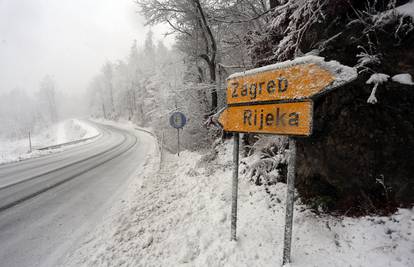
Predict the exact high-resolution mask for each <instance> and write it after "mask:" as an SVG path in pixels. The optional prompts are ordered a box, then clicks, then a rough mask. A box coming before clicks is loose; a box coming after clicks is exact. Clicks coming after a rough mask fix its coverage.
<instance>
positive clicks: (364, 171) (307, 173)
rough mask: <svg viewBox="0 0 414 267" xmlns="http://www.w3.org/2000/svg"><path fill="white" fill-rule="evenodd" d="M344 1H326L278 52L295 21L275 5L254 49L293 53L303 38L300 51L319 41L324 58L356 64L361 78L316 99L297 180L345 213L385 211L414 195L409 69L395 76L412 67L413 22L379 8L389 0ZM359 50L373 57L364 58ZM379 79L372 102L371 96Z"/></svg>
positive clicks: (268, 57)
mask: <svg viewBox="0 0 414 267" xmlns="http://www.w3.org/2000/svg"><path fill="white" fill-rule="evenodd" d="M311 2H312V1H309V2H308V1H307V3H308V4H309V5H310V3H311ZM313 2H315V3H316V2H317V1H313ZM347 2H348V1H335V0H329V1H327V4H326V5H325V6H323V7H322V8H321V10H322V13H323V14H324V16H323V17H321V18H320V19H319V20H318V21H317V22H314V23H313V24H312V25H307V27H308V28H307V30H306V32H304V33H303V36H302V37H301V38H302V39H301V40H299V41H298V40H295V36H293V35H292V38H293V39H292V40H293V42H292V45H291V46H290V48H289V49H290V50H286V51H285V53H283V54H277V53H278V52H277V51H278V50H277V49H278V48H277V47H276V44H277V46H278V47H280V43H279V42H281V40H284V39H286V38H287V36H286V33H288V32H289V31H290V30H289V27H290V26H289V23H290V21H289V19H284V18H288V17H289V15H290V14H289V11H287V13H286V14H284V15H283V14H281V13H280V12H279V13H278V12H275V13H274V14H272V16H273V17H272V21H278V24H277V25H274V26H270V27H269V29H268V34H267V37H266V38H267V39H266V40H264V41H263V42H262V43H257V46H256V47H255V48H254V49H252V51H253V52H254V53H256V57H255V59H256V65H257V66H261V65H266V64H269V63H275V62H276V61H277V60H286V59H291V58H293V57H295V53H294V52H295V51H294V50H295V47H294V46H293V44H295V43H298V48H297V49H296V52H303V53H307V52H309V51H314V50H315V48H317V50H318V51H319V52H318V53H319V56H322V57H325V58H326V60H336V61H339V62H340V63H342V64H344V65H348V66H357V67H358V71H359V75H358V79H357V80H356V81H354V82H352V83H351V84H348V85H346V86H344V87H342V88H339V89H337V90H335V91H333V92H330V93H329V94H327V95H325V96H323V97H321V98H319V99H316V101H315V111H314V134H313V135H312V136H311V137H310V138H300V139H298V142H297V143H298V145H297V149H298V153H297V157H298V158H297V188H298V190H299V193H300V194H301V197H302V199H304V200H305V201H307V202H308V203H310V204H312V203H315V202H323V203H322V204H324V205H325V206H327V207H328V208H330V209H331V210H336V211H342V212H344V213H345V212H346V213H347V214H348V215H353V214H366V213H370V212H378V211H381V210H382V211H384V212H388V211H391V210H393V209H394V208H395V207H396V206H400V205H402V206H411V205H412V204H413V203H414V164H412V162H413V161H414V149H413V148H414V90H411V89H412V85H409V84H407V83H406V82H407V81H408V79H407V76H405V77H401V76H397V77H396V78H395V75H398V74H401V73H406V74H410V75H414V49H413V45H412V44H413V43H414V31H409V30H408V29H410V28H412V26H413V25H414V24H413V19H412V18H411V17H404V18H401V17H397V13H395V12H394V13H392V14H394V15H392V14H391V13H387V14H391V15H387V16H384V15H382V14H385V13H384V12H386V11H387V10H390V8H389V7H388V6H389V4H390V3H391V1H377V2H376V3H377V5H376V6H375V7H372V8H371V9H370V10H368V11H367V8H366V7H367V5H368V4H367V3H368V1H357V0H351V1H350V2H351V5H349V3H347ZM406 2H407V1H396V4H397V5H402V4H404V3H406ZM391 4H392V3H391ZM351 6H352V8H351ZM292 10H297V9H292ZM356 12H360V13H358V15H357V13H356ZM303 14H304V15H303V16H305V18H304V20H303V21H309V20H307V17H306V12H304V13H303ZM361 14H363V17H364V20H363V21H362V20H361V19H360V18H361ZM278 18H279V19H278ZM367 25H369V27H368V26H367ZM276 26H277V27H276ZM272 27H273V28H272ZM368 28H369V29H368ZM269 38H270V39H271V41H269ZM373 40H375V41H373ZM272 45H273V47H272ZM268 46H270V47H268ZM269 49H270V50H269ZM272 53H273V54H272ZM361 56H364V58H367V59H371V60H365V61H363V62H362V61H361V60H360V59H361ZM362 63H363V64H362ZM373 73H384V74H385V75H379V76H378V75H376V76H373V77H372V74H373ZM387 75H389V77H392V78H391V79H388V76H387ZM370 78H372V79H371V80H370ZM374 78H375V79H374ZM396 79H397V80H396ZM368 80H370V82H369V83H367V81H368ZM374 80H375V81H374ZM394 81H397V82H394ZM401 81H404V82H405V84H404V83H401ZM375 83H376V84H377V85H378V86H377V90H376V92H375V99H376V100H377V101H376V104H375V105H372V104H369V103H367V99H368V98H369V97H370V95H371V92H372V89H373V87H374V85H375ZM378 181H384V182H383V183H379V182H378ZM384 185H385V186H384ZM320 204H321V203H320Z"/></svg>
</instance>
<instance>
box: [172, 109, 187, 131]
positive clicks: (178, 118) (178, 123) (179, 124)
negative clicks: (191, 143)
mask: <svg viewBox="0 0 414 267" xmlns="http://www.w3.org/2000/svg"><path fill="white" fill-rule="evenodd" d="M186 123H187V118H186V117H185V115H184V114H183V113H181V112H178V111H176V112H174V113H173V114H171V116H170V125H171V126H172V127H174V128H176V129H181V128H183V127H184V125H185V124H186Z"/></svg>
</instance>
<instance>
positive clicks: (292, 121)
mask: <svg viewBox="0 0 414 267" xmlns="http://www.w3.org/2000/svg"><path fill="white" fill-rule="evenodd" d="M312 113H313V102H312V101H311V100H307V101H303V102H291V103H278V104H264V105H249V106H229V107H227V108H226V109H225V110H224V111H223V112H222V113H221V114H220V117H219V122H220V124H221V125H222V126H223V130H225V131H228V132H245V133H268V134H280V135H301V136H309V135H310V134H311V133H312Z"/></svg>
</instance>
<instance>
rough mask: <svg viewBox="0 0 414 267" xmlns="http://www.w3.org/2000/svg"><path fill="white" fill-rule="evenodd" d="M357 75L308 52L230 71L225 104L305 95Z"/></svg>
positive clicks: (299, 97) (302, 96) (346, 68)
mask: <svg viewBox="0 0 414 267" xmlns="http://www.w3.org/2000/svg"><path fill="white" fill-rule="evenodd" d="M356 77H357V73H356V71H355V69H353V68H350V67H347V66H343V65H340V64H339V63H338V62H335V61H331V62H325V61H324V60H323V58H320V57H315V56H308V57H306V58H298V59H296V60H293V61H287V62H282V63H278V64H274V65H270V66H266V67H262V68H257V69H253V70H249V71H245V72H240V73H236V74H233V75H231V76H230V77H229V78H228V79H227V104H228V105H232V104H240V103H255V102H266V101H277V100H288V99H290V100H292V99H307V98H310V97H312V96H315V95H318V94H321V93H323V92H325V91H328V90H330V89H333V88H335V87H338V86H341V85H343V84H345V83H347V82H349V81H351V80H353V79H355V78H356Z"/></svg>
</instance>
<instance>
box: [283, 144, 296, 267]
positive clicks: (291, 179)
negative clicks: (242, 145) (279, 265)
mask: <svg viewBox="0 0 414 267" xmlns="http://www.w3.org/2000/svg"><path fill="white" fill-rule="evenodd" d="M295 165H296V140H295V139H294V138H292V137H290V138H289V162H288V173H287V192H286V213H285V236H284V242H283V265H285V264H286V263H289V262H290V250H291V246H292V226H293V202H294V196H295V176H296V173H295V172H296V168H295V167H296V166H295Z"/></svg>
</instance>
